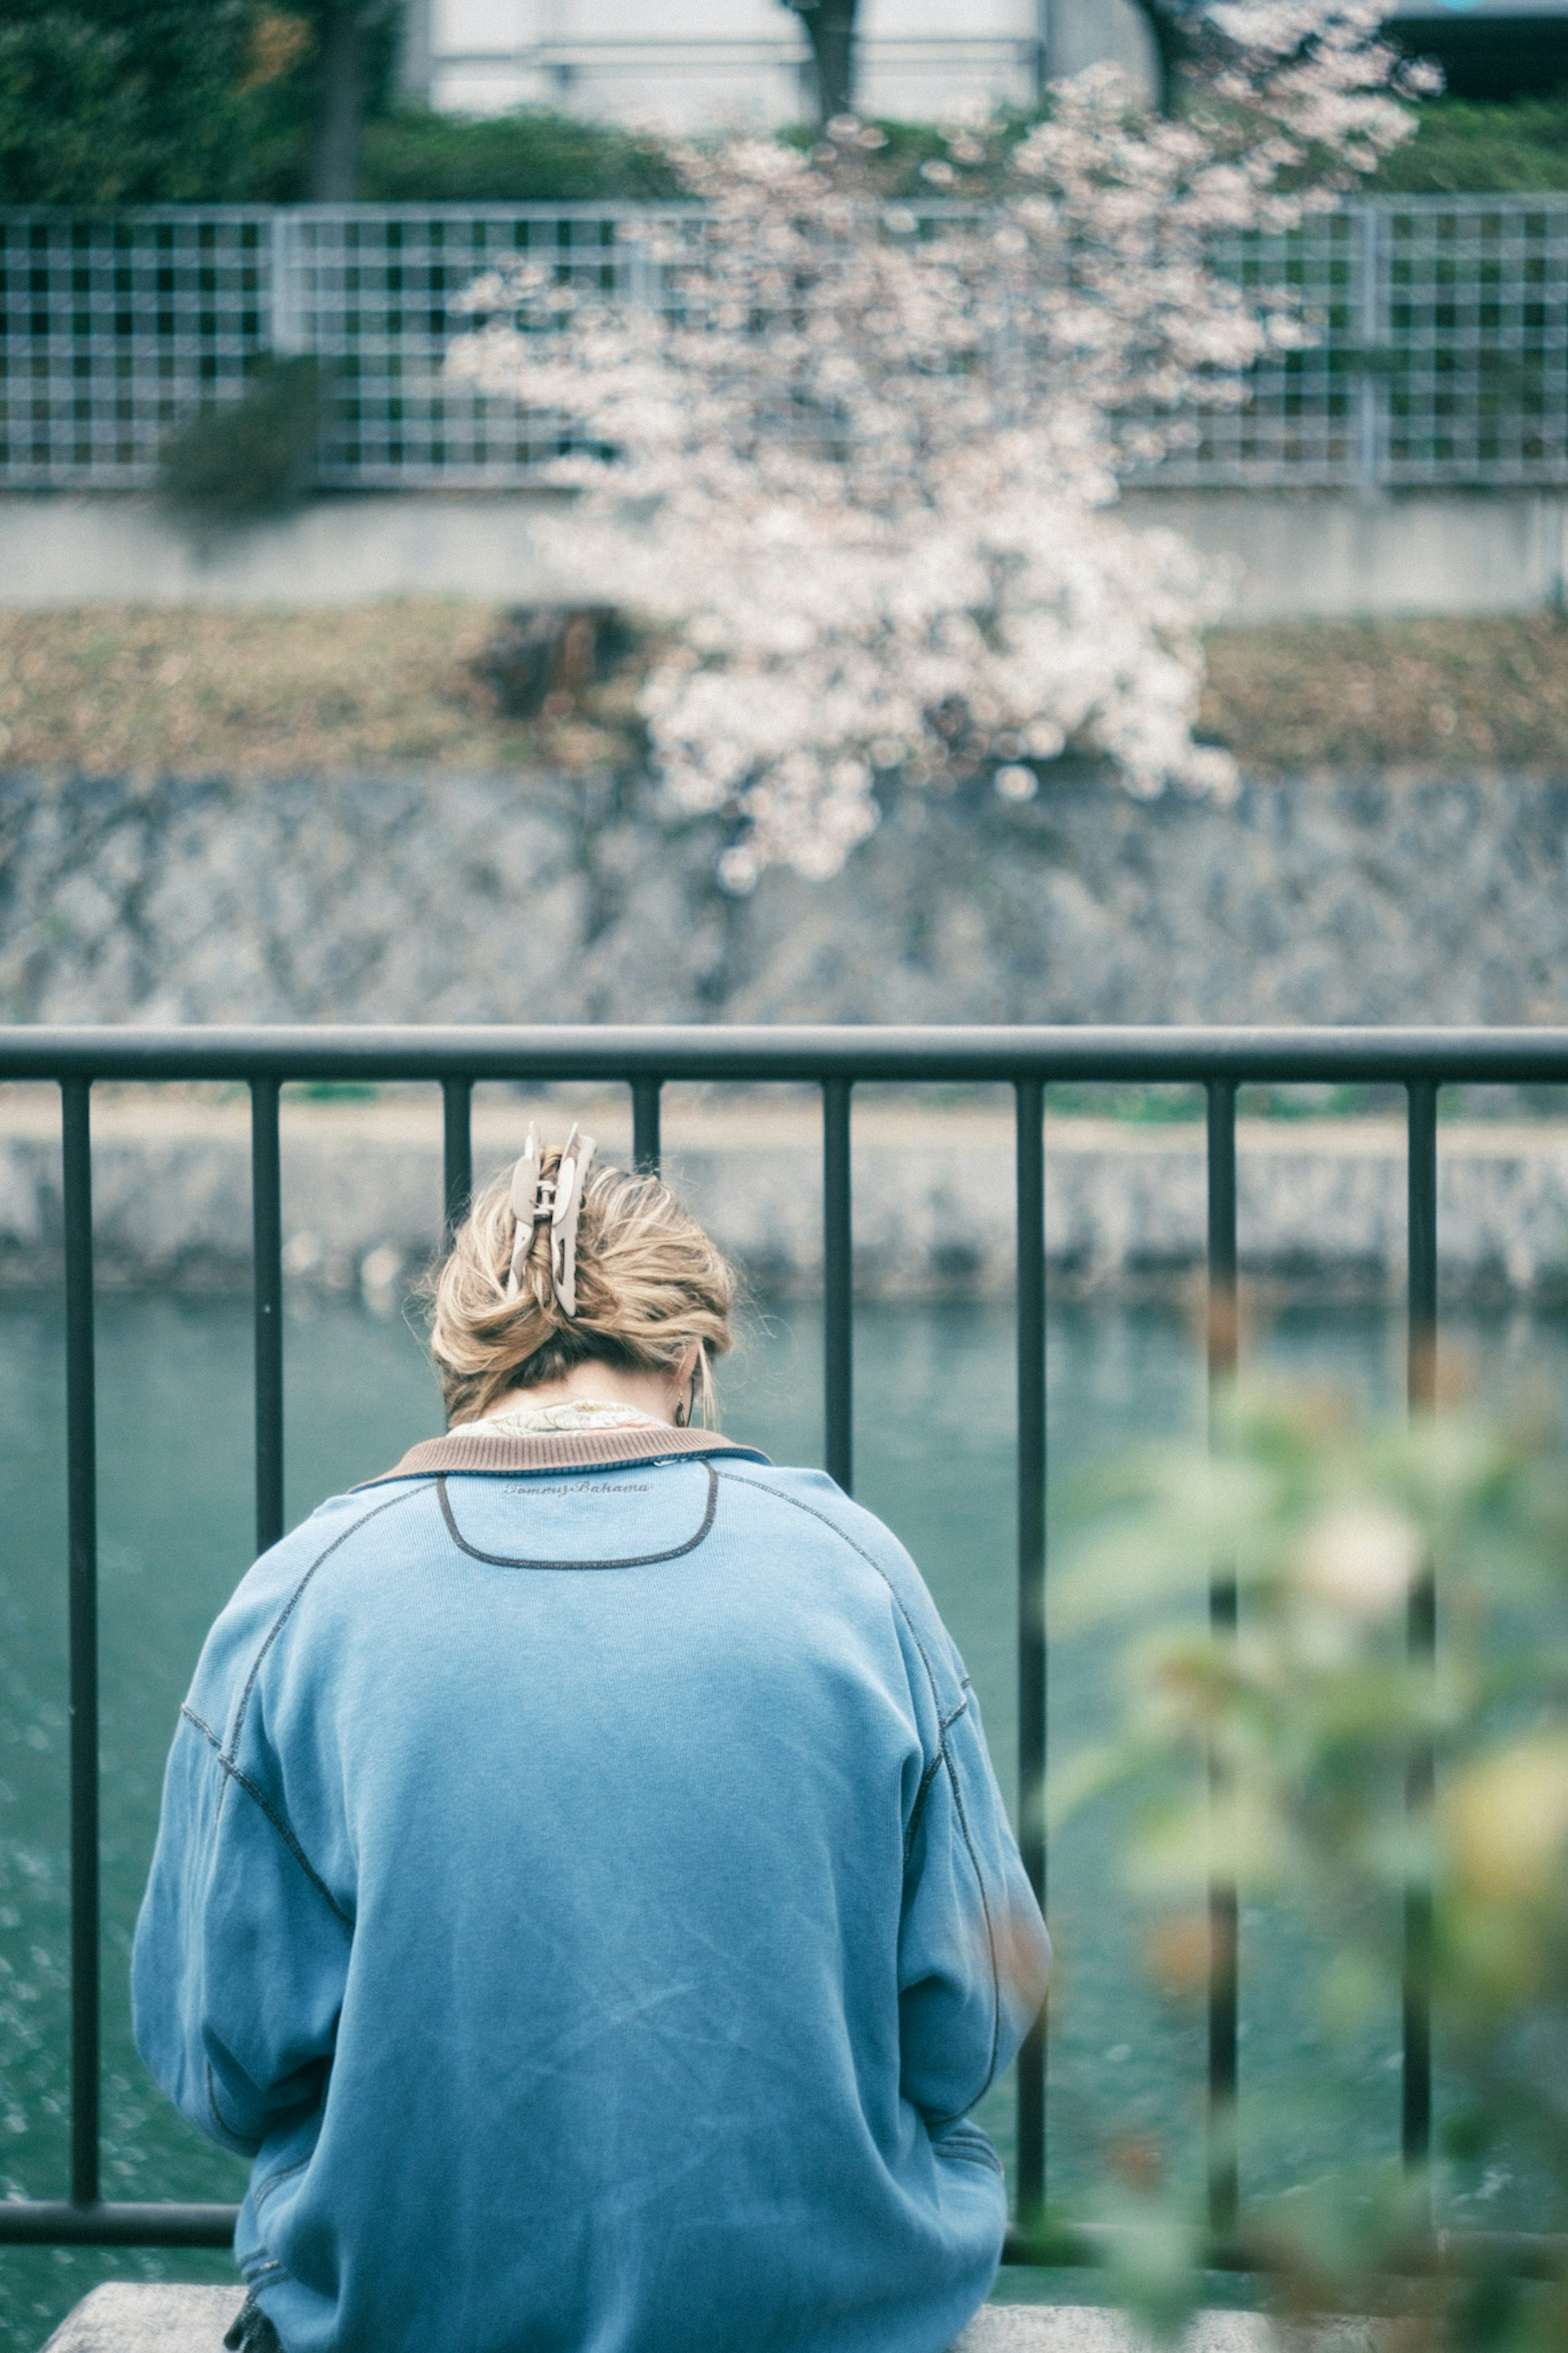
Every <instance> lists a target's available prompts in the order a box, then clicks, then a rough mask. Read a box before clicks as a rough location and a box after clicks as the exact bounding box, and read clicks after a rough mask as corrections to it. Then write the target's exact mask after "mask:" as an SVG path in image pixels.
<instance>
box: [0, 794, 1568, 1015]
mask: <svg viewBox="0 0 1568 2353" xmlns="http://www.w3.org/2000/svg"><path fill="white" fill-rule="evenodd" d="M1565 839H1568V766H1565V768H1564V771H1563V774H1562V775H1561V776H1547V777H1530V776H1478V777H1475V778H1472V779H1468V780H1461V781H1455V780H1453V779H1452V778H1448V779H1445V780H1434V779H1430V778H1428V779H1425V780H1424V779H1422V778H1420V777H1411V778H1399V777H1388V776H1381V777H1366V778H1341V779H1335V780H1322V779H1319V778H1315V777H1298V778H1294V779H1287V780H1285V781H1283V782H1275V783H1267V784H1265V783H1255V784H1251V785H1249V786H1247V787H1246V788H1245V789H1244V791H1243V793H1242V795H1241V797H1240V800H1239V802H1238V803H1237V805H1236V806H1235V807H1232V808H1230V809H1218V808H1215V807H1212V806H1210V805H1208V804H1206V803H1197V802H1193V801H1190V800H1186V799H1184V798H1181V797H1168V798H1166V799H1164V800H1161V801H1156V802H1152V803H1140V802H1136V801H1133V800H1131V799H1130V798H1129V797H1127V796H1126V795H1125V794H1123V793H1122V792H1121V791H1120V790H1118V789H1117V787H1116V786H1114V785H1110V784H1107V783H1105V782H1103V781H1100V780H1098V779H1095V778H1093V777H1084V776H1080V777H1079V778H1077V779H1074V780H1066V781H1063V782H1062V783H1060V784H1053V785H1050V786H1045V787H1043V788H1042V790H1041V792H1040V794H1039V796H1038V797H1037V799H1036V800H1034V801H1032V802H1028V803H1026V804H1024V805H1023V806H1022V807H1013V806H1008V805H1006V804H1005V803H1003V802H1002V801H1000V800H998V799H997V797H996V796H995V795H994V792H992V791H991V790H990V789H989V788H988V787H984V788H983V787H979V786H977V787H975V788H973V791H970V792H960V793H957V794H954V795H952V796H950V797H942V798H933V797H931V796H928V795H923V794H917V793H912V792H911V793H906V794H904V795H902V796H901V797H893V798H892V799H891V800H890V804H889V807H888V810H887V813H886V815H885V817H884V820H883V822H882V824H881V826H880V828H879V830H878V832H877V833H876V834H875V835H874V836H873V837H872V839H871V840H870V841H869V842H868V843H867V844H866V845H865V847H864V848H863V849H859V850H858V851H857V852H856V853H855V855H854V856H853V857H852V859H851V860H850V861H849V863H848V864H847V867H846V868H845V869H844V871H843V872H842V873H841V874H839V875H838V876H837V878H835V879H834V880H833V881H829V882H826V883H807V882H804V881H800V880H799V879H798V878H797V877H795V876H794V875H791V874H786V873H774V874H770V875H769V876H767V877H766V878H765V879H764V881H763V884H762V886H761V888H760V889H759V890H758V891H757V892H755V893H754V895H753V896H752V897H751V898H749V899H744V900H737V899H732V898H728V897H726V896H725V895H724V893H723V892H721V891H720V890H719V888H718V886H717V884H716V882H715V881H714V871H713V869H714V859H715V856H716V853H717V851H718V849H719V848H720V847H721V841H722V835H721V829H720V828H719V826H718V824H717V823H716V822H715V823H709V822H703V823H692V822H687V823H678V822H675V821H673V820H672V819H670V818H668V816H667V815H665V814H664V813H663V812H662V811H661V809H660V807H659V804H658V797H657V795H656V794H655V792H654V790H653V788H652V787H650V786H648V785H647V784H646V783H645V782H641V781H639V780H637V779H635V778H634V779H625V778H615V777H611V776H604V775H596V776H587V777H581V778H574V779H567V778H560V777H553V778H552V777H548V776H531V775H521V774H520V775H510V776H460V775H452V774H450V773H430V774H426V775H423V776H421V775H417V774H413V775H411V774H409V773H408V772H406V771H404V772H402V773H400V774H397V775H394V776H357V777H352V778H334V777H321V776H297V777H289V778H283V779H281V780H278V781H275V782H267V781H257V780H255V779H249V780H243V781H225V780H222V779H214V780H211V781H207V782H195V783H192V782H170V781H167V780H163V781H160V780H156V779H153V780H148V779H135V778H121V779H116V780H111V781H102V780H89V779H81V778H75V779H69V778H68V779H49V778H40V777H37V776H18V775H15V774H13V775H10V776H0V1020H8V1021H51V1020H52V1021H90V1020H132V1021H143V1022H147V1021H239V1020H243V1021H323V1020H338V1021H449V1020H468V1021H530V1022H533V1021H563V1020H582V1019H590V1020H668V1021H681V1020H723V1021H744V1020H760V1021H786V1020H826V1021H869V1020H879V1021H938V1022H952V1021H963V1020H981V1021H1204V1022H1217V1021H1247V1022H1250V1021H1258V1022H1279V1021H1284V1022H1335V1021H1351V1022H1387V1021H1411V1020H1418V1021H1434V1022H1467V1021H1481V1022H1516V1021H1524V1022H1542V1021H1564V1020H1568V849H1565Z"/></svg>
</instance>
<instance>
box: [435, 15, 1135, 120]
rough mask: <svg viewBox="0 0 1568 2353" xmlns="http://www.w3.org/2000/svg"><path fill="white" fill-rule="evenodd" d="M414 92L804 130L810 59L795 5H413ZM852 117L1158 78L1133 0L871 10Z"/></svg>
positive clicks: (456, 106) (619, 116)
mask: <svg viewBox="0 0 1568 2353" xmlns="http://www.w3.org/2000/svg"><path fill="white" fill-rule="evenodd" d="M405 24H406V26H407V37H406V51H405V68H404V78H405V83H406V86H407V87H408V89H409V90H410V91H411V92H415V93H416V94H418V95H419V96H421V97H425V98H427V99H428V100H429V102H430V103H431V104H432V105H434V106H437V107H440V108H442V109H444V110H446V111H450V112H454V113H462V114H495V113H500V112H504V111H505V110H506V109H508V108H509V107H514V106H523V105H529V104H533V105H546V106H554V107H560V108H562V109H563V110H566V111H570V112H572V113H576V114H585V115H595V116H600V117H603V118H605V119H607V120H612V121H623V122H642V123H648V124H653V125H658V127H660V128H662V129H666V130H683V131H690V130H701V129H710V128H719V127H726V128H727V127H731V126H741V125H754V126H757V127H762V126H764V125H767V126H772V125H778V124H784V123H789V122H798V121H802V120H803V119H805V118H806V117H808V116H809V114H810V112H811V79H810V72H809V52H808V49H807V46H806V42H805V36H804V34H803V32H802V29H801V23H800V18H799V17H798V16H796V15H795V12H794V10H793V9H791V8H788V7H786V6H785V5H784V4H783V0H661V5H659V6H658V10H657V13H655V12H651V11H650V10H649V8H648V6H647V0H408V5H407V8H406V11H405ZM857 47H858V88H857V92H856V102H857V104H858V107H859V109H860V110H861V111H863V112H865V113H867V114H873V115H886V116H891V117H901V118H904V119H906V120H921V119H927V120H929V119H930V118H931V117H932V116H939V115H942V114H944V113H946V112H948V111H951V110H952V107H953V106H954V105H955V104H956V103H959V102H962V101H963V100H968V99H989V100H1000V101H1002V102H1004V103H1007V104H1012V105H1028V104H1030V103H1031V102H1032V101H1033V100H1034V99H1035V98H1036V97H1037V94H1038V92H1039V90H1040V89H1041V87H1042V86H1043V84H1044V83H1046V82H1047V81H1049V80H1051V79H1054V78H1055V77H1056V76H1057V75H1058V74H1065V73H1073V72H1076V71H1077V70H1079V68H1081V67H1083V66H1086V65H1090V64H1093V63H1095V62H1096V61H1097V60H1098V59H1100V58H1115V59H1117V60H1118V61H1119V62H1121V64H1122V65H1124V66H1125V67H1127V68H1128V69H1130V70H1131V71H1132V72H1133V73H1135V74H1137V75H1138V76H1139V77H1140V78H1141V79H1144V78H1147V77H1149V76H1150V75H1151V74H1152V62H1153V60H1152V45H1151V42H1150V37H1149V34H1148V30H1147V27H1146V26H1145V24H1144V21H1143V18H1142V15H1141V13H1140V11H1139V10H1138V8H1137V7H1136V5H1134V0H860V5H859V9H858V45H857Z"/></svg>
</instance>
